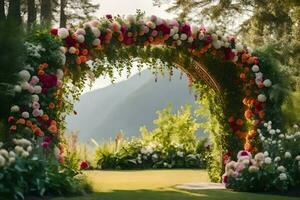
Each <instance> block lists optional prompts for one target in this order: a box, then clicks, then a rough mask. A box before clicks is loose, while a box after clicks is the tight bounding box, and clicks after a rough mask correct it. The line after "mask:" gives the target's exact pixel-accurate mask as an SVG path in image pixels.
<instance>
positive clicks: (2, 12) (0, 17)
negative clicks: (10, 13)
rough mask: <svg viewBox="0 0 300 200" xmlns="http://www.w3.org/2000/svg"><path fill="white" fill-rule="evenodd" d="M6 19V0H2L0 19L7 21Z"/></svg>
mask: <svg viewBox="0 0 300 200" xmlns="http://www.w3.org/2000/svg"><path fill="white" fill-rule="evenodd" d="M5 19H6V16H5V8H4V0H0V21H5Z"/></svg>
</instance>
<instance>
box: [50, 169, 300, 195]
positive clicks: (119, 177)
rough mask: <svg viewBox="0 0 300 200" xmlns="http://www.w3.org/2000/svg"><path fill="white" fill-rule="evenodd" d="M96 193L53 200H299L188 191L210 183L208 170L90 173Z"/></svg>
mask: <svg viewBox="0 0 300 200" xmlns="http://www.w3.org/2000/svg"><path fill="white" fill-rule="evenodd" d="M87 176H88V179H89V181H90V182H91V184H92V187H93V191H94V193H91V194H88V195H85V196H78V197H69V198H54V199H53V200H296V199H298V200H299V199H300V198H299V197H298V198H297V197H285V196H275V195H265V194H254V193H241V192H232V191H229V190H198V191H186V190H179V189H175V188H174V186H175V185H177V184H182V183H191V182H194V183H195V182H209V178H208V175H207V173H206V171H204V170H143V171H89V172H87Z"/></svg>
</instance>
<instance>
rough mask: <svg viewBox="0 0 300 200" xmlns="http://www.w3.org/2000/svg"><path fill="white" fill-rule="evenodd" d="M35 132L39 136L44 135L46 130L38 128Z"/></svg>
mask: <svg viewBox="0 0 300 200" xmlns="http://www.w3.org/2000/svg"><path fill="white" fill-rule="evenodd" d="M34 134H35V135H36V136H38V137H43V136H44V132H43V131H42V130H41V129H40V128H36V129H35V130H34Z"/></svg>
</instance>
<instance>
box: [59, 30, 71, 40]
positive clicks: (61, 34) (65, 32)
mask: <svg viewBox="0 0 300 200" xmlns="http://www.w3.org/2000/svg"><path fill="white" fill-rule="evenodd" d="M57 35H58V37H60V38H61V39H65V38H67V37H68V36H69V30H68V29H66V28H59V29H58V31H57Z"/></svg>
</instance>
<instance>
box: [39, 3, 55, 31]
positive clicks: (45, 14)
mask: <svg viewBox="0 0 300 200" xmlns="http://www.w3.org/2000/svg"><path fill="white" fill-rule="evenodd" d="M51 21H52V3H51V0H41V24H48V25H49V24H51Z"/></svg>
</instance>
